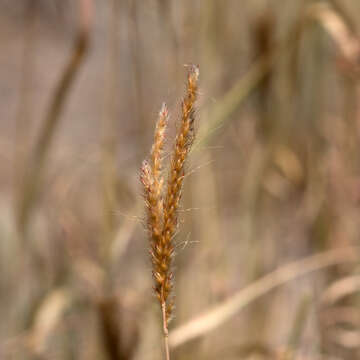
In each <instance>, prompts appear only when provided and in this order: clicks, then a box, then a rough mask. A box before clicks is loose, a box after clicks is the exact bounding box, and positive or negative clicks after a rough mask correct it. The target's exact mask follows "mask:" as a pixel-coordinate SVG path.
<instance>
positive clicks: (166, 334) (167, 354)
mask: <svg viewBox="0 0 360 360" xmlns="http://www.w3.org/2000/svg"><path fill="white" fill-rule="evenodd" d="M161 310H162V318H163V332H164V347H165V359H166V360H170V350H169V330H168V327H167V318H166V303H165V301H163V302H162V303H161Z"/></svg>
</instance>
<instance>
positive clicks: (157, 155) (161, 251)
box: [140, 65, 199, 360]
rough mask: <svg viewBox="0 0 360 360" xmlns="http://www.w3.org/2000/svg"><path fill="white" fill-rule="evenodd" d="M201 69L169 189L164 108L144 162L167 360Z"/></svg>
mask: <svg viewBox="0 0 360 360" xmlns="http://www.w3.org/2000/svg"><path fill="white" fill-rule="evenodd" d="M198 78H199V69H198V67H197V66H194V65H193V66H191V67H190V70H189V72H188V78H187V86H186V94H185V97H184V99H183V102H182V113H181V120H180V125H179V127H178V130H177V134H176V138H175V144H174V148H173V150H172V154H171V161H170V166H169V174H168V178H167V187H166V189H165V190H164V191H163V184H164V178H163V175H162V153H163V146H164V140H165V131H166V125H167V122H168V110H167V108H166V106H165V105H163V106H162V108H161V110H160V113H159V118H158V121H157V124H156V128H155V135H154V144H153V146H152V149H151V160H150V162H148V161H144V162H143V165H142V168H141V176H140V178H141V182H142V184H143V187H144V197H145V203H146V207H147V224H148V230H149V238H150V256H151V261H152V266H153V270H152V273H153V278H154V282H155V285H154V291H155V294H156V296H157V298H158V300H159V302H160V306H161V310H162V317H163V331H164V342H165V354H166V359H167V360H168V359H170V353H169V346H168V323H169V320H170V318H171V316H172V311H173V302H172V299H171V298H172V296H171V293H172V288H173V274H172V271H171V267H172V259H173V256H174V244H173V237H174V235H175V232H176V229H177V227H178V208H179V202H180V198H181V189H182V185H183V180H184V174H185V162H186V159H187V156H188V154H189V152H190V149H191V145H192V143H193V141H194V137H195V132H194V119H195V116H194V114H195V108H194V106H195V101H196V98H197V83H198Z"/></svg>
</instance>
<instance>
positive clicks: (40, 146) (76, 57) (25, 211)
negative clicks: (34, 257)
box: [17, 0, 93, 236]
mask: <svg viewBox="0 0 360 360" xmlns="http://www.w3.org/2000/svg"><path fill="white" fill-rule="evenodd" d="M92 6H93V3H92V0H79V8H80V27H79V31H78V34H77V37H76V39H75V43H74V47H73V50H72V53H71V55H70V58H69V60H68V63H67V65H66V67H65V69H64V71H63V72H62V74H61V76H60V80H59V82H58V84H57V86H56V88H55V91H54V93H53V95H52V99H51V101H50V105H49V108H48V111H47V113H46V116H45V119H44V122H43V124H42V128H41V130H40V134H39V137H38V139H37V141H36V144H35V148H34V150H33V153H32V157H31V160H30V162H29V166H28V172H27V174H26V177H25V182H24V185H23V188H22V189H21V195H20V200H19V207H18V216H17V223H18V224H17V225H18V230H19V232H20V234H22V235H23V236H24V235H25V234H26V232H27V227H28V222H29V217H30V214H31V211H32V209H33V206H34V204H35V201H36V198H37V193H38V190H39V186H40V182H41V179H42V173H43V170H44V166H45V161H46V157H47V154H48V150H49V148H50V145H51V143H52V140H53V138H54V135H55V130H56V127H57V126H58V124H59V120H60V115H61V113H62V110H63V107H64V104H65V101H66V99H67V97H68V95H69V90H70V88H71V85H72V84H73V82H74V80H75V76H76V74H77V73H78V71H79V69H80V67H81V65H82V64H83V61H84V58H85V55H86V52H87V49H88V46H89V37H90V28H91V24H92Z"/></svg>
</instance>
